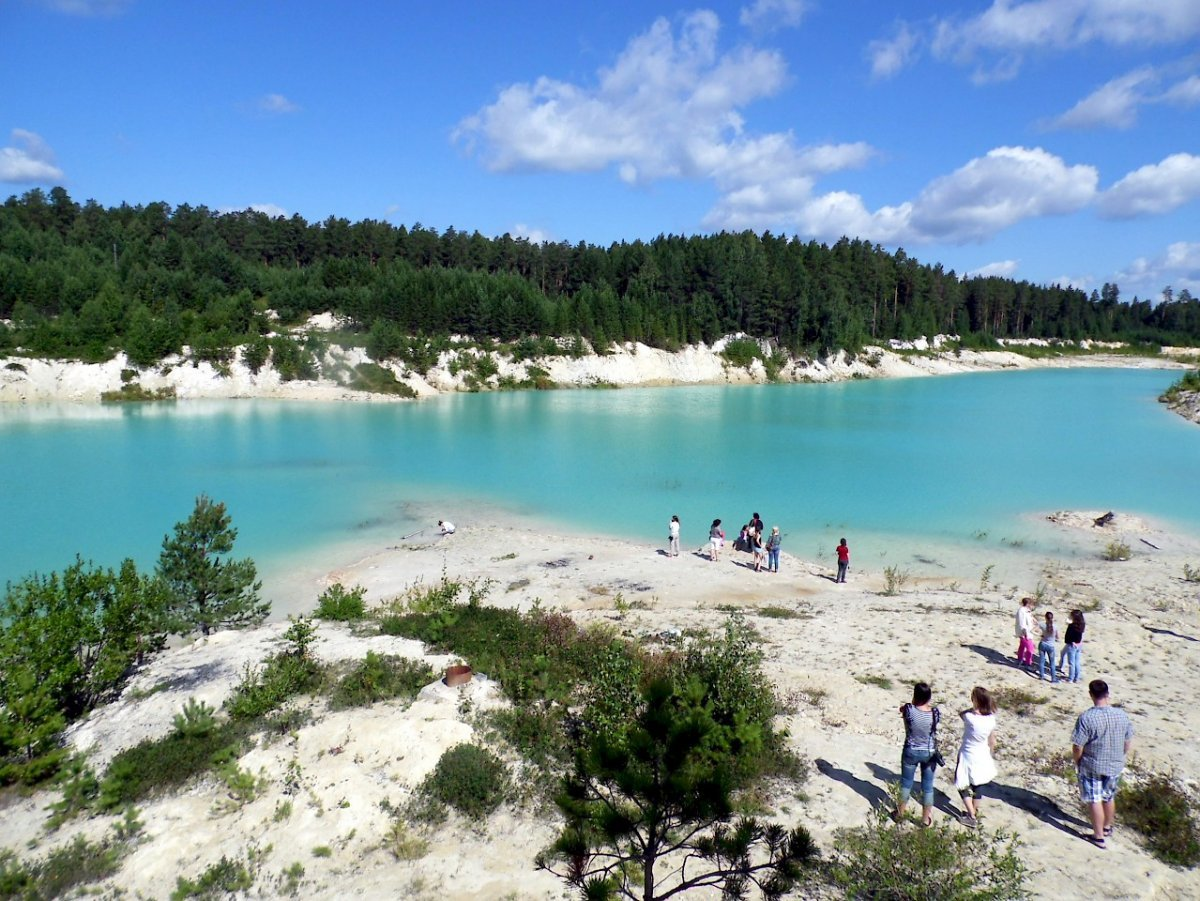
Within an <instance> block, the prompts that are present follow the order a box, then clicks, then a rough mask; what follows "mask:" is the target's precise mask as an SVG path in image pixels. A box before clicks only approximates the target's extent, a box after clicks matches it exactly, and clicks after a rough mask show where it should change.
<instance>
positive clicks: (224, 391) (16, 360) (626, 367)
mask: <svg viewBox="0 0 1200 901" xmlns="http://www.w3.org/2000/svg"><path fill="white" fill-rule="evenodd" d="M333 324H334V323H333V322H332V320H331V319H330V318H329V317H328V316H327V315H326V316H323V317H314V320H313V321H312V322H311V323H310V325H309V326H308V328H310V329H314V330H317V331H321V330H324V329H328V328H330V327H332V326H333ZM735 337H738V336H730V337H728V338H722V339H720V340H718V341H716V342H714V343H713V345H712V346H707V345H704V344H699V345H689V346H688V347H685V348H683V349H682V350H679V351H676V352H670V351H665V350H659V349H656V348H652V347H647V346H646V345H644V344H636V343H628V344H624V345H618V346H615V347H614V348H613V349H612V350H611V351H610V352H609V353H606V354H603V355H597V354H585V355H584V356H581V357H578V358H574V357H570V356H561V357H542V358H538V359H535V360H528V361H521V362H513V361H512V360H511V359H510V358H509V357H507V356H505V355H502V354H500V353H498V352H495V351H489V352H487V353H488V355H490V356H491V357H492V361H493V363H494V364H495V368H496V370H497V372H496V375H494V376H491V377H490V378H489V379H487V380H486V383H485V384H486V386H487V387H495V386H496V385H497V384H498V380H499V379H501V378H511V379H513V380H515V381H518V382H519V381H523V380H526V379H528V378H529V376H530V368H531V367H533V366H536V367H538V368H539V369H541V370H542V371H543V372H545V374H546V377H547V378H549V379H550V381H552V382H554V383H555V384H556V385H559V386H562V387H568V388H569V387H588V386H593V385H597V384H603V385H612V386H616V387H622V388H624V387H636V386H661V385H700V384H717V385H724V384H756V383H763V382H766V381H767V380H768V374H767V371H766V369H765V368H764V366H763V363H762V361H761V360H758V359H756V360H754V361H753V362H752V363H751V364H750V365H749V366H747V367H738V366H733V365H731V364H730V363H729V362H728V361H727V360H726V359H725V358H724V356H722V353H721V351H722V350H723V349H724V347H725V346H726V344H727V343H728V341H729V340H731V339H732V338H735ZM947 340H948V339H946V338H945V336H937V337H935V338H933V339H932V340H930V341H926V340H925V339H923V338H922V339H918V340H917V341H915V342H898V341H897V342H891V344H890V345H889V346H887V347H882V346H881V347H874V346H872V347H865V348H863V350H862V351H861V352H859V353H858V354H855V355H852V356H851V355H848V354H846V353H845V352H843V351H839V352H838V353H836V354H834V355H833V356H831V357H829V358H827V359H824V360H811V359H805V358H793V359H790V360H789V361H788V362H787V363H786V365H784V366H783V367H782V369H781V370H780V371H779V373H778V374H777V376H776V378H777V379H778V380H779V381H784V382H832V381H844V380H847V379H854V378H913V377H920V376H930V375H949V374H954V373H963V372H987V371H998V370H1016V369H1034V368H1063V367H1124V368H1139V369H1145V368H1152V369H1186V368H1188V366H1189V363H1190V364H1191V365H1195V364H1196V362H1197V361H1200V350H1197V349H1195V348H1163V355H1162V356H1160V357H1157V358H1152V357H1138V356H1129V355H1123V354H1119V353H1105V352H1104V351H1105V350H1109V351H1112V350H1116V349H1117V348H1118V347H1119V345H1103V344H1098V343H1096V344H1089V345H1088V348H1089V350H1090V351H1091V352H1090V353H1088V354H1084V355H1079V354H1063V355H1057V356H1044V357H1029V356H1025V355H1023V354H1020V353H1016V352H1014V351H1008V350H989V351H974V350H945V349H942V348H944V346H945V343H946V341H947ZM1010 343H1013V344H1017V343H1024V344H1040V345H1043V346H1046V342H1041V341H1035V340H1029V341H1024V342H1010ZM482 353H484V352H483V351H479V350H477V349H475V348H473V347H468V346H466V345H465V344H464V347H463V348H462V349H461V350H452V351H444V352H443V353H442V354H441V355H440V357H439V359H438V362H437V364H436V365H435V366H433V367H432V368H431V369H430V370H429V371H428V372H427V373H425V374H424V375H420V374H418V373H415V372H413V371H411V370H409V369H407V368H405V366H404V365H403V364H400V363H394V362H389V363H385V364H384V367H385V368H387V369H389V370H390V371H391V372H392V373H393V374H394V375H395V376H396V378H397V380H398V381H400V382H402V383H404V384H405V385H407V386H408V387H409V388H411V389H412V391H413V392H414V393H415V394H416V396H417V397H430V396H435V395H438V394H443V393H447V392H455V391H464V390H468V389H469V385H468V381H467V380H468V377H469V375H470V369H469V368H465V369H464V368H462V366H461V365H460V363H461V362H463V361H469V360H470V359H471V358H473V357H475V356H478V355H480V354H482ZM365 362H370V358H369V357H368V356H367V354H366V352H365V351H364V350H363V349H362V348H342V347H339V346H331V347H330V348H328V349H327V350H326V351H325V352H324V354H323V356H322V358H321V359H320V360H319V361H318V368H319V371H320V373H321V377H320V378H317V379H312V380H304V379H297V380H292V381H285V380H283V379H282V378H281V376H280V374H279V372H278V371H277V370H276V369H274V367H273V366H271V365H270V364H268V365H266V366H264V367H263V368H262V369H261V370H260V371H259V372H257V373H254V372H251V371H250V369H249V368H247V367H246V366H245V365H244V364H243V363H242V362H241V361H240V354H239V356H238V358H237V359H235V360H233V361H232V362H230V363H229V364H228V365H227V366H225V367H221V368H219V367H217V366H214V365H213V364H212V363H208V362H197V361H191V360H188V359H187V358H185V357H181V356H175V357H170V358H168V359H166V360H164V361H163V362H162V363H161V364H159V365H156V366H152V367H147V368H144V369H134V368H132V367H131V366H130V364H129V362H128V361H127V360H126V358H125V355H124V354H117V355H116V356H115V357H114V358H113V359H112V360H109V361H108V362H105V363H81V362H75V361H66V360H39V359H30V358H26V357H12V356H10V357H5V358H0V403H56V402H72V403H94V402H98V401H99V400H100V398H101V395H102V394H103V393H104V392H110V391H119V390H120V389H121V388H122V386H123V385H124V384H126V382H127V381H133V382H136V384H137V385H139V386H140V387H141V388H142V389H144V390H145V391H148V392H153V391H164V390H165V391H168V392H172V393H173V395H174V397H175V398H177V399H180V400H188V399H196V398H209V399H232V398H281V399H289V400H317V401H332V400H336V401H374V402H379V401H393V400H395V399H396V398H395V396H393V395H381V394H371V393H367V392H363V391H355V390H352V389H349V388H347V387H344V385H343V384H341V382H342V381H344V378H339V377H338V374H339V373H342V374H344V373H347V372H348V371H350V370H352V369H353V367H355V366H357V365H358V364H361V363H365ZM1192 412H1196V411H1192ZM1181 414H1182V415H1185V416H1189V411H1187V410H1181ZM1189 418H1193V419H1195V418H1196V417H1195V416H1190V417H1189Z"/></svg>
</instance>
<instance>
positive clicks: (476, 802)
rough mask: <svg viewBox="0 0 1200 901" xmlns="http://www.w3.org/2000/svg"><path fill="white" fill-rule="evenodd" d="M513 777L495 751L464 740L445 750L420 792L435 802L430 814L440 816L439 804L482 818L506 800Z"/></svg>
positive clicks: (469, 815)
mask: <svg viewBox="0 0 1200 901" xmlns="http://www.w3.org/2000/svg"><path fill="white" fill-rule="evenodd" d="M510 781H511V780H510V777H509V772H508V767H507V766H506V765H505V763H504V761H502V760H501V759H500V758H499V757H497V756H496V755H495V754H493V753H492V752H491V751H489V750H487V749H486V748H481V747H479V746H478V745H471V744H460V745H455V746H454V747H453V748H450V749H449V750H447V751H446V752H445V753H443V754H442V756H441V757H440V758H439V759H438V762H437V766H435V767H434V769H433V772H432V773H430V774H429V776H427V777H426V779H425V781H424V782H422V783H421V785H420V787H419V789H418V793H419V794H420V795H422V796H424V797H425V798H427V799H430V800H432V801H434V802H435V804H434V805H433V807H432V808H431V810H430V813H432V814H433V816H432V817H430V818H435V819H436V813H435V811H436V809H437V807H438V806H439V805H446V806H449V807H453V808H454V809H455V810H457V811H458V812H459V813H461V814H462V815H463V816H465V817H469V818H470V819H482V818H484V817H486V816H487V815H488V814H490V813H491V812H492V811H494V810H495V809H496V808H497V807H499V806H500V805H501V804H502V803H503V802H504V800H505V798H506V797H507V796H508V792H509V786H510Z"/></svg>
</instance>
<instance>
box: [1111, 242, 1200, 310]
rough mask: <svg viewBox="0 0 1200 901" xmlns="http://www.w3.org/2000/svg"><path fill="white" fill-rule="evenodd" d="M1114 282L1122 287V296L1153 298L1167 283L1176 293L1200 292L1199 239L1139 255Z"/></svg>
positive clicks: (1118, 274) (1113, 279)
mask: <svg viewBox="0 0 1200 901" xmlns="http://www.w3.org/2000/svg"><path fill="white" fill-rule="evenodd" d="M1112 281H1114V282H1116V283H1117V284H1118V285H1120V286H1121V296H1122V297H1132V296H1133V295H1134V294H1136V295H1137V296H1138V297H1141V298H1142V299H1148V298H1149V299H1153V298H1156V297H1158V295H1159V293H1160V292H1161V291H1162V289H1163V288H1164V287H1166V286H1167V285H1170V286H1171V287H1173V288H1174V289H1175V292H1176V293H1178V292H1179V291H1181V290H1183V289H1184V288H1187V289H1188V291H1190V292H1191V293H1192V294H1193V295H1196V294H1200V241H1176V242H1175V243H1173V244H1170V245H1168V246H1167V249H1166V250H1165V251H1163V253H1161V254H1159V255H1158V256H1157V257H1152V258H1147V257H1138V258H1137V259H1135V260H1134V261H1133V262H1132V263H1130V264H1129V265H1128V266H1127V267H1126V268H1125V269H1123V270H1121V271H1120V272H1117V273H1116V274H1115V275H1114V276H1113V278H1112Z"/></svg>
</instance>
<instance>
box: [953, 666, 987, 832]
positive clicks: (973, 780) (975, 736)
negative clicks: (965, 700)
mask: <svg viewBox="0 0 1200 901" xmlns="http://www.w3.org/2000/svg"><path fill="white" fill-rule="evenodd" d="M959 716H960V717H962V721H963V739H962V747H960V748H959V751H958V763H957V765H956V766H955V768H954V787H955V788H957V789H958V794H959V797H961V798H962V802H963V807H964V808H965V809H966V811H967V815H966V816H965V817H963V820H962V822H963V825H964V826H972V827H973V826H978V825H979V802H980V800H981V797H982V796H981V795H980V791H979V787H980V786H981V785H985V784H986V783H988V782H991V781H992V780H993V779H995V778H996V761H995V760H994V759H993V757H992V754H993V752H994V751H995V750H996V705H995V703H994V702H993V701H992V696H991V695H990V694H989V693H988V690H987V689H986V688H980V687H979V686H975V688H974V689H972V690H971V707H970V709H968V710H963V711H962V712H960V713H959Z"/></svg>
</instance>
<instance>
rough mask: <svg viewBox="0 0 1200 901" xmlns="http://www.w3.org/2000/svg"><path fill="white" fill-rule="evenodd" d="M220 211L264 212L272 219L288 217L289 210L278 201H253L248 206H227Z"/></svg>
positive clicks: (219, 210)
mask: <svg viewBox="0 0 1200 901" xmlns="http://www.w3.org/2000/svg"><path fill="white" fill-rule="evenodd" d="M217 212H218V213H262V214H263V215H264V216H268V217H269V218H271V219H278V218H279V217H281V216H282V217H283V218H284V219H286V218H287V217H288V211H287V210H285V209H284V208H283V207H281V206H280V205H279V204H277V203H251V204H249V205H247V206H238V207H234V206H225V207H221V208H220V209H218V210H217Z"/></svg>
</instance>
